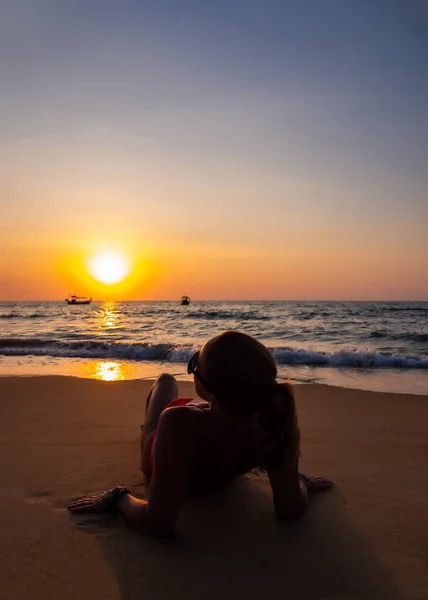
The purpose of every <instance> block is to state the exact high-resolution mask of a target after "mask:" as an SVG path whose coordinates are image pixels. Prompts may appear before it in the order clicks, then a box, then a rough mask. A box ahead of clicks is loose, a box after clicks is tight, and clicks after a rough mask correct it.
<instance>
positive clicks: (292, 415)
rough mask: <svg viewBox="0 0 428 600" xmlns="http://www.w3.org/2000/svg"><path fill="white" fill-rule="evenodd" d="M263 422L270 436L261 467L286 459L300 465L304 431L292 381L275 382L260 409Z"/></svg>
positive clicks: (266, 467) (266, 441) (261, 424)
mask: <svg viewBox="0 0 428 600" xmlns="http://www.w3.org/2000/svg"><path fill="white" fill-rule="evenodd" d="M259 422H260V426H261V428H262V430H263V431H264V433H265V436H266V437H265V443H264V444H263V446H262V447H263V450H262V456H261V457H260V459H261V460H260V463H261V464H260V465H259V468H260V469H262V470H266V469H269V468H276V467H280V466H281V465H282V464H284V463H285V464H289V465H295V466H296V468H297V463H298V459H299V451H300V450H299V449H300V431H299V426H298V424H297V412H296V403H295V400H294V391H293V388H292V386H291V385H290V384H289V383H276V384H275V385H274V388H273V390H272V394H271V395H270V397H269V398H268V399H267V400H266V401H265V402H264V403H263V406H262V408H261V409H260V410H259Z"/></svg>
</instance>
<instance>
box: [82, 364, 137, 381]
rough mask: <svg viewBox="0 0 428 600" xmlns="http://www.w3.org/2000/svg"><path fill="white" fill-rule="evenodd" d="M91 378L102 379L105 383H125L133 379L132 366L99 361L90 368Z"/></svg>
mask: <svg viewBox="0 0 428 600" xmlns="http://www.w3.org/2000/svg"><path fill="white" fill-rule="evenodd" d="M88 370H89V372H90V376H91V377H93V378H94V379H102V380H103V381H123V380H124V379H132V374H131V371H132V370H133V369H132V368H131V367H130V366H128V365H125V364H124V363H121V362H115V361H111V360H108V361H101V360H99V361H97V362H95V363H93V364H91V365H90V367H89V369H88Z"/></svg>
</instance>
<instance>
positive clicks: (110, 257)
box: [89, 253, 129, 284]
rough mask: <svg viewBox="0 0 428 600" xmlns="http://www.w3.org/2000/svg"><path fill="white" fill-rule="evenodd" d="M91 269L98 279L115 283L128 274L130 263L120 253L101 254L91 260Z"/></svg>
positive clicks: (106, 282) (107, 282)
mask: <svg viewBox="0 0 428 600" xmlns="http://www.w3.org/2000/svg"><path fill="white" fill-rule="evenodd" d="M89 271H90V273H91V275H93V277H95V279H98V281H101V282H102V283H105V284H113V283H118V282H119V281H122V279H124V278H125V277H126V276H127V275H128V273H129V264H128V261H127V260H126V259H125V258H124V257H123V256H121V255H120V254H115V253H108V254H100V255H98V256H95V257H94V258H92V259H91V260H90V261H89Z"/></svg>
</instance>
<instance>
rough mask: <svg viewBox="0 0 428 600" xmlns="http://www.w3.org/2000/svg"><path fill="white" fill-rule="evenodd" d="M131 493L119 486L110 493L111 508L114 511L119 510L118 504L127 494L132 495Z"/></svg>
mask: <svg viewBox="0 0 428 600" xmlns="http://www.w3.org/2000/svg"><path fill="white" fill-rule="evenodd" d="M130 493H131V492H130V491H129V490H127V489H126V488H124V487H120V486H117V487H115V488H114V489H113V490H112V491H111V492H110V507H111V509H112V510H117V504H118V502H119V500H120V498H122V496H125V494H130Z"/></svg>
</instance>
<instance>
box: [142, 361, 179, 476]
mask: <svg viewBox="0 0 428 600" xmlns="http://www.w3.org/2000/svg"><path fill="white" fill-rule="evenodd" d="M177 396H178V385H177V381H176V380H175V377H174V376H173V375H170V374H169V373H162V375H160V376H159V377H158V378H157V379H156V381H155V382H154V384H153V385H152V387H151V389H150V392H149V395H148V396H147V404H146V416H145V419H144V427H142V433H141V463H140V466H141V470H142V472H143V473H144V475H146V473H145V465H146V464H147V462H146V449H147V442H148V441H150V439H151V437H152V435H153V433H154V432H155V431H156V429H157V427H158V421H159V417H160V416H161V413H162V412H163V411H164V410H165V408H166V407H167V406H168V404H169V403H170V402H172V400H174V399H175V398H177Z"/></svg>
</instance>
